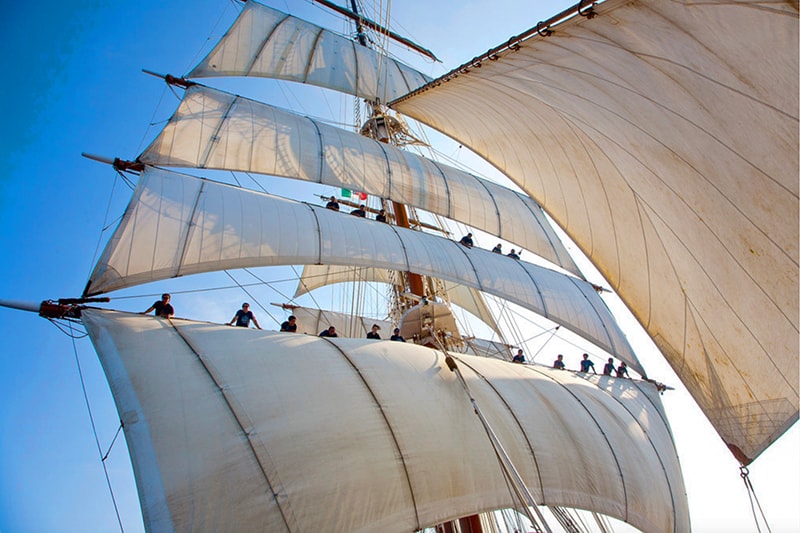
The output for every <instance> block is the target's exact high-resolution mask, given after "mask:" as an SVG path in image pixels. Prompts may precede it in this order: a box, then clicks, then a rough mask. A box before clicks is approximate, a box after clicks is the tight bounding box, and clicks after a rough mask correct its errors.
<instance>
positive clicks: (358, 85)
mask: <svg viewBox="0 0 800 533" xmlns="http://www.w3.org/2000/svg"><path fill="white" fill-rule="evenodd" d="M348 40H349V41H350V45H351V46H352V48H353V69H354V70H355V73H354V74H355V75H354V76H353V79H354V80H355V82H356V86H355V87H353V92H354V93H356V96H361V97H362V98H363V95H361V94H359V91H360V90H361V76H360V74H359V72H358V70H359V69H358V66H359V65H358V49H357V48H356V46H357V45H356V42H355V41H354V40H351V39H348Z"/></svg>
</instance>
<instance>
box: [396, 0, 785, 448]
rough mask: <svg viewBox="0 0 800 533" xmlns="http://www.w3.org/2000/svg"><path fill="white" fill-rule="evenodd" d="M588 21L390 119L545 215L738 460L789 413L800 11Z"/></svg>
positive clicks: (759, 9)
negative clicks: (473, 155)
mask: <svg viewBox="0 0 800 533" xmlns="http://www.w3.org/2000/svg"><path fill="white" fill-rule="evenodd" d="M594 12H595V13H597V14H598V15H597V16H595V17H594V18H588V17H578V16H576V17H574V18H572V19H570V20H568V21H566V22H565V23H563V24H559V25H558V26H557V27H556V28H555V31H554V32H553V34H552V35H551V36H549V37H541V36H537V35H535V32H534V35H533V36H532V37H531V38H530V39H528V40H526V41H524V42H523V43H522V44H521V45H520V46H519V47H513V49H512V50H508V51H504V52H499V53H497V54H495V55H494V57H493V58H492V59H493V60H487V61H483V62H482V64H481V68H471V69H469V72H464V71H461V72H460V74H459V75H458V76H454V77H450V78H449V81H447V82H446V83H438V84H436V85H435V86H433V87H431V88H430V89H429V90H425V91H422V92H420V93H419V94H417V95H414V96H412V97H410V98H409V99H406V100H404V101H401V102H397V103H396V104H395V105H394V106H393V107H394V108H395V109H397V110H398V111H400V112H402V113H405V114H407V115H410V116H412V117H414V118H416V119H418V120H420V121H422V122H424V123H427V124H429V125H431V126H433V127H434V128H436V129H437V130H440V131H442V132H444V133H446V134H448V135H450V136H452V137H454V138H456V139H458V140H459V141H460V142H462V143H464V144H465V145H467V146H469V147H470V148H472V149H473V150H475V151H476V152H478V153H479V154H481V155H482V156H483V157H485V158H486V159H487V160H489V161H490V162H491V163H493V164H494V165H495V166H497V167H498V168H499V169H500V170H502V171H503V172H504V173H505V174H507V175H508V176H510V177H511V178H512V179H513V181H514V182H515V183H516V184H517V185H519V186H520V187H521V188H522V189H523V190H525V191H526V192H528V193H529V194H530V195H531V196H532V197H533V198H535V199H537V200H538V201H539V202H540V203H541V204H542V205H543V206H544V209H545V210H546V211H547V213H548V214H549V215H550V216H552V217H553V218H554V219H555V220H556V222H557V223H558V224H559V225H560V226H561V227H562V228H563V229H564V230H565V231H566V232H567V234H568V235H569V236H570V237H572V238H573V239H574V240H575V241H576V242H577V244H578V246H579V247H580V248H581V249H582V250H583V251H584V252H585V253H586V254H587V255H588V257H589V258H590V259H591V261H592V262H593V263H594V264H595V265H596V266H597V267H598V268H599V270H600V271H601V272H602V273H603V275H604V276H605V277H606V279H608V280H609V282H610V283H611V285H612V287H613V288H614V290H616V291H617V292H618V293H619V295H620V296H621V297H622V299H623V300H624V301H625V302H626V303H627V305H628V306H629V307H630V309H631V310H632V311H633V313H634V315H635V316H636V317H637V318H638V320H639V321H640V322H641V324H642V325H643V326H644V327H645V329H646V330H647V331H648V332H649V334H650V336H651V337H652V338H653V340H654V341H655V342H656V344H657V345H658V346H659V348H660V349H661V351H662V353H663V354H664V356H665V357H666V358H667V359H668V361H669V362H670V364H671V365H672V367H673V368H674V369H675V372H676V373H677V374H678V376H679V377H680V378H681V380H682V381H683V382H684V384H685V385H686V387H687V388H688V390H689V391H690V392H691V394H692V395H693V397H694V398H695V400H697V402H698V403H699V405H700V406H701V408H702V409H703V411H704V412H705V414H706V416H708V418H709V419H710V420H711V422H712V424H713V425H714V426H715V428H716V429H717V431H718V432H719V434H720V435H721V436H722V438H723V439H724V441H725V442H726V443H727V444H728V445H729V447H730V448H731V449H732V451H733V452H734V454H735V455H736V457H737V458H738V459H739V460H740V461H742V462H743V463H747V462H749V461H751V460H752V459H754V458H755V457H757V456H758V455H759V454H760V453H761V452H762V451H763V450H764V449H765V448H766V447H767V446H768V445H769V444H770V443H772V442H773V441H774V440H775V439H777V438H778V437H779V436H780V435H781V434H782V433H783V432H784V431H785V430H786V429H788V427H789V426H790V425H791V424H792V423H794V422H795V421H796V420H797V418H798V379H797V376H798V361H800V357H799V356H798V314H799V311H798V309H799V308H800V306H799V305H798V293H799V291H798V243H799V242H800V238H798V218H799V217H798V178H797V177H798V92H799V91H798V8H797V2H758V1H742V2H729V1H723V0H709V1H706V2H663V1H660V0H640V1H628V0H626V1H617V0H609V1H606V2H603V3H601V4H599V5H597V6H595V7H594ZM485 102H491V103H492V105H490V106H487V105H484V104H485ZM509 124H513V125H514V126H513V127H509Z"/></svg>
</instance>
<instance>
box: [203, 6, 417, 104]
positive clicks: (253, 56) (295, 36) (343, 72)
mask: <svg viewBox="0 0 800 533" xmlns="http://www.w3.org/2000/svg"><path fill="white" fill-rule="evenodd" d="M212 76H258V77H268V78H278V79H283V80H290V81H297V82H302V83H308V84H311V85H317V86H319V87H325V88H329V89H335V90H338V91H340V92H343V93H346V94H352V95H355V96H358V97H361V98H366V99H367V100H370V101H376V100H379V101H381V102H388V101H390V100H393V99H395V98H397V97H399V96H402V95H404V94H406V93H409V92H411V91H412V90H414V89H416V88H418V87H420V86H422V85H424V84H425V83H427V82H428V81H430V78H429V77H428V76H426V75H425V74H422V73H421V72H418V71H416V70H414V69H413V68H411V67H409V66H407V65H404V64H403V63H401V62H399V61H397V60H395V59H392V58H390V57H388V56H386V55H383V54H380V53H378V52H376V51H375V50H373V49H370V48H367V47H366V46H362V45H360V44H359V43H357V42H355V41H353V40H352V39H348V38H346V37H343V36H341V35H338V34H336V33H333V32H331V31H328V30H325V29H323V28H320V27H319V26H316V25H315V24H312V23H310V22H307V21H304V20H301V19H298V18H296V17H293V16H291V15H288V14H286V13H283V12H281V11H278V10H276V9H272V8H270V7H267V6H265V5H262V4H259V3H257V2H252V1H250V2H247V3H246V4H245V6H244V9H243V10H242V12H241V13H240V14H239V17H238V18H237V19H236V21H235V22H234V24H233V26H232V27H231V29H230V30H228V32H227V33H226V34H225V37H223V38H222V39H221V40H220V41H219V43H217V45H216V46H215V47H214V49H213V50H212V51H211V52H210V53H209V54H208V56H207V57H206V58H205V59H203V60H202V61H201V62H200V63H199V64H198V65H197V66H196V67H195V68H194V69H192V71H191V72H190V73H189V77H191V78H201V77H212Z"/></svg>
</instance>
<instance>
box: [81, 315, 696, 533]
mask: <svg viewBox="0 0 800 533" xmlns="http://www.w3.org/2000/svg"><path fill="white" fill-rule="evenodd" d="M83 320H84V323H85V324H86V327H87V331H88V332H89V334H90V336H91V338H92V342H93V343H94V344H95V347H96V349H97V352H98V354H99V356H100V359H101V362H102V365H103V368H104V370H105V372H106V375H107V376H108V380H109V383H110V384H111V390H112V392H113V395H114V398H115V401H116V403H117V409H118V411H119V413H120V414H121V418H122V421H123V422H124V430H125V435H126V439H127V442H128V445H129V448H130V452H131V457H132V462H133V468H134V471H135V474H136V479H137V484H138V490H139V495H140V499H141V503H142V509H143V513H142V514H143V517H144V521H145V527H146V529H147V530H148V531H164V530H170V531H171V530H185V529H195V530H202V531H216V530H234V531H255V530H263V531H331V530H336V531H353V532H358V531H365V532H366V531H416V530H418V529H421V528H422V527H425V526H432V525H434V524H437V523H440V522H443V521H446V520H450V519H454V518H456V517H458V516H463V515H467V514H473V513H475V512H481V511H488V510H492V509H499V508H508V507H512V506H514V505H516V502H514V501H513V500H512V499H511V496H510V493H509V490H508V487H507V484H506V481H505V479H504V477H503V474H502V472H501V471H500V470H499V468H498V461H497V458H496V457H495V454H494V452H493V450H492V448H491V445H490V443H489V440H488V438H487V436H486V433H485V432H484V429H483V427H482V426H481V425H480V423H479V421H478V418H477V417H476V416H475V414H474V412H473V408H472V405H471V403H470V401H469V399H468V397H467V395H466V394H465V393H464V391H463V389H462V388H461V386H460V384H459V382H458V381H457V379H456V376H455V375H454V374H453V373H452V372H451V371H450V370H448V368H447V366H446V365H445V363H444V356H443V354H442V353H440V352H438V351H436V350H432V349H429V348H424V347H420V346H416V345H411V344H408V343H398V342H391V341H370V340H366V339H341V338H340V339H322V338H319V337H316V336H311V335H302V334H291V333H275V332H266V331H259V330H245V329H243V328H230V327H226V326H223V325H214V324H208V323H198V322H192V321H187V320H179V319H173V320H165V319H159V318H154V317H148V316H143V315H139V314H130V313H120V312H116V311H105V310H95V309H87V310H86V311H85V312H84V314H83ZM151 346H159V350H157V351H154V350H152V349H151V348H147V347H151ZM456 358H457V360H458V364H459V367H460V368H461V371H462V373H463V375H464V377H465V379H466V381H467V383H468V385H469V387H470V391H471V393H472V395H473V396H474V397H475V399H476V401H477V403H478V405H479V406H480V408H481V409H482V411H483V412H484V414H485V416H486V417H487V419H488V420H489V422H490V424H491V425H492V427H493V429H494V431H495V432H496V433H497V435H498V437H499V439H500V441H501V442H502V444H503V446H504V448H505V450H506V452H507V453H508V454H509V456H510V457H511V460H512V461H513V463H514V465H515V466H516V468H517V470H519V472H520V474H521V475H522V477H523V479H524V480H525V482H526V484H527V486H528V487H529V488H530V489H531V491H532V494H533V496H534V498H536V499H537V501H538V502H539V503H540V504H545V505H559V506H566V507H575V508H582V509H589V510H592V511H596V512H599V513H602V514H606V515H609V516H613V517H617V518H620V519H622V520H626V521H627V522H628V523H630V524H632V525H633V526H635V527H637V528H639V529H641V530H642V531H654V532H655V531H657V532H664V531H673V532H683V531H688V530H689V521H688V520H689V518H688V507H687V501H686V497H685V489H684V485H683V480H682V477H681V473H680V466H679V463H678V457H677V455H676V452H675V448H674V444H673V442H672V439H671V436H670V430H669V427H668V425H667V423H666V420H665V419H664V418H663V412H662V411H663V410H662V407H661V405H660V400H659V397H658V394H656V393H655V390H651V391H648V390H647V389H648V388H651V389H652V386H651V385H649V384H647V383H643V382H635V381H633V380H620V379H615V378H610V377H605V376H593V377H592V378H591V379H587V378H583V377H580V375H578V374H575V373H572V372H564V371H561V372H559V371H554V370H551V369H547V368H538V367H533V366H530V365H528V366H523V365H515V364H512V363H508V362H504V361H498V360H494V359H487V358H481V357H471V356H465V355H458V356H456ZM431 435H436V438H431V437H430V436H431ZM576 435H579V436H580V438H576ZM465 464H469V465H470V466H469V468H468V469H464V465H465Z"/></svg>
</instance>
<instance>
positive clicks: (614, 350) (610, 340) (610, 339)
mask: <svg viewBox="0 0 800 533" xmlns="http://www.w3.org/2000/svg"><path fill="white" fill-rule="evenodd" d="M567 279H568V280H569V282H570V283H572V284H573V285H574V286H575V288H576V289H578V292H580V293H581V295H582V296H583V297H584V298H585V299H586V301H587V302H588V304H589V306H590V307H591V308H592V311H594V313H595V315H597V319H598V320H599V321H600V325H602V326H603V331H605V333H606V337H607V338H608V345H609V346H610V347H611V353H612V354H614V355H616V356H617V357H619V350H618V348H617V347H616V344H615V343H614V338H613V337H612V335H611V333H610V332H609V330H608V325H607V324H606V322H605V320H603V317H602V315H601V314H600V312H599V311H598V310H597V308H596V307H595V304H594V302H593V301H592V300H590V299H589V297H588V296H586V293H585V292H583V289H584V288H585V286H583V287H582V286H581V285H579V284H578V282H577V280H576V279H574V278H570V277H567ZM592 290H594V289H592ZM598 300H600V301H601V302H603V303H604V304H605V301H604V300H603V299H602V298H600V297H599V295H598ZM606 309H607V307H606ZM609 315H611V312H610V311H609ZM628 362H629V363H633V362H632V361H628ZM635 362H636V363H638V362H639V361H638V359H637V360H636V361H635ZM637 367H639V368H637V369H636V370H637V371H640V372H644V369H643V368H641V365H637ZM642 376H644V377H647V376H646V375H645V374H644V373H643V374H642Z"/></svg>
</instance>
